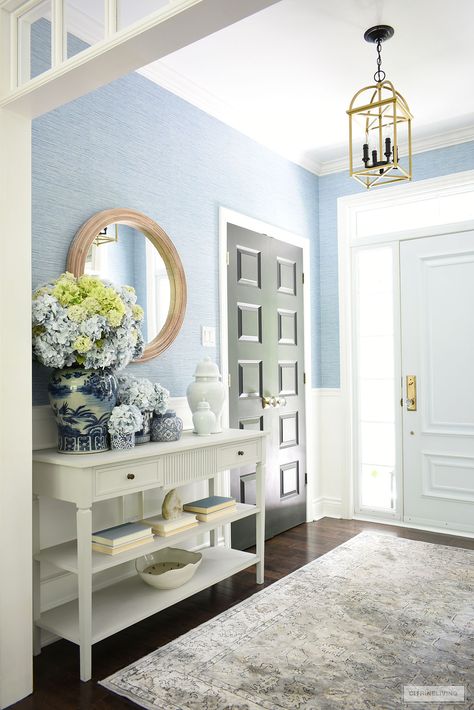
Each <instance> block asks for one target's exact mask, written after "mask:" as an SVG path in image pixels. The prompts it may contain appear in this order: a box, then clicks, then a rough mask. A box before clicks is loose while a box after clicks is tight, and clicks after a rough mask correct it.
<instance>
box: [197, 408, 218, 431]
mask: <svg viewBox="0 0 474 710" xmlns="http://www.w3.org/2000/svg"><path fill="white" fill-rule="evenodd" d="M193 424H194V430H195V432H196V434H197V435H198V436H209V434H211V433H212V430H213V429H214V427H215V425H216V417H215V415H214V412H212V411H211V407H210V406H209V402H206V401H205V400H203V401H202V402H199V403H198V406H197V410H196V411H195V412H194V414H193Z"/></svg>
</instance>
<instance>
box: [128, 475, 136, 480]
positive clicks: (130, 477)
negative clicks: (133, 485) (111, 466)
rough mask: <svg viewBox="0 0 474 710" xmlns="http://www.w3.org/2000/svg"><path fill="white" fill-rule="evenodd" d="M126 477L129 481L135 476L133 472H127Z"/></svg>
mask: <svg viewBox="0 0 474 710" xmlns="http://www.w3.org/2000/svg"><path fill="white" fill-rule="evenodd" d="M127 478H128V479H129V480H130V481H133V479H134V478H135V474H134V473H127Z"/></svg>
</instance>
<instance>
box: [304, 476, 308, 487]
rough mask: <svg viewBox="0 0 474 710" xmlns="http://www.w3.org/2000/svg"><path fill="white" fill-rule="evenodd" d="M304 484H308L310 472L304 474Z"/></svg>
mask: <svg viewBox="0 0 474 710" xmlns="http://www.w3.org/2000/svg"><path fill="white" fill-rule="evenodd" d="M304 484H305V486H307V485H308V474H307V473H305V475H304Z"/></svg>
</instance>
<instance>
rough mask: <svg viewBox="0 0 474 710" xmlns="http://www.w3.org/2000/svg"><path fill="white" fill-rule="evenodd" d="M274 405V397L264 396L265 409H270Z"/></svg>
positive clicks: (263, 405) (263, 404)
mask: <svg viewBox="0 0 474 710" xmlns="http://www.w3.org/2000/svg"><path fill="white" fill-rule="evenodd" d="M272 406H273V397H262V407H263V409H268V408H269V407H272Z"/></svg>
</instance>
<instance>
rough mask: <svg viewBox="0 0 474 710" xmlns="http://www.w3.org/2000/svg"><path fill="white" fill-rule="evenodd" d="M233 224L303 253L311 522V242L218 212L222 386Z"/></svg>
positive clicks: (310, 508)
mask: <svg viewBox="0 0 474 710" xmlns="http://www.w3.org/2000/svg"><path fill="white" fill-rule="evenodd" d="M228 224H235V225H237V226H239V227H243V228H244V229H249V230H251V231H253V232H257V233H259V234H265V235H268V236H269V237H273V238H274V239H278V240H280V241H282V242H285V243H286V244H293V245H294V246H297V247H300V249H302V250H303V272H304V278H305V285H304V291H303V298H304V360H305V373H306V385H305V401H306V464H307V470H308V485H307V490H306V520H307V521H311V520H313V503H312V501H313V497H314V495H315V490H316V488H317V467H316V449H315V443H314V442H315V437H316V432H317V424H316V422H317V419H316V415H315V407H314V405H313V400H314V398H313V396H312V394H313V391H312V388H311V380H312V373H311V363H312V360H311V347H312V339H311V263H310V242H309V239H305V238H304V237H301V236H299V235H297V234H294V233H293V232H289V231H287V230H286V229H281V228H280V227H276V226H275V225H272V224H268V223H267V222H262V221H260V220H258V219H254V218H253V217H248V216H247V215H244V214H241V213H240V212H235V211H234V210H231V209H228V208H227V207H220V208H219V316H220V321H219V322H220V364H221V374H222V380H223V382H228V378H229V354H228V330H229V328H228V319H227V225H228ZM228 424H229V400H228V398H227V402H226V404H225V405H224V415H223V425H224V426H228Z"/></svg>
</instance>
